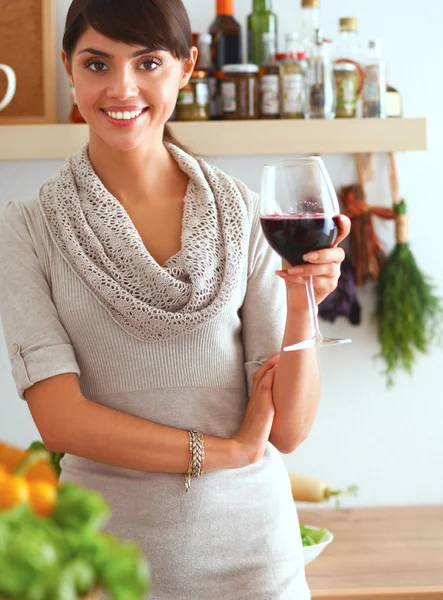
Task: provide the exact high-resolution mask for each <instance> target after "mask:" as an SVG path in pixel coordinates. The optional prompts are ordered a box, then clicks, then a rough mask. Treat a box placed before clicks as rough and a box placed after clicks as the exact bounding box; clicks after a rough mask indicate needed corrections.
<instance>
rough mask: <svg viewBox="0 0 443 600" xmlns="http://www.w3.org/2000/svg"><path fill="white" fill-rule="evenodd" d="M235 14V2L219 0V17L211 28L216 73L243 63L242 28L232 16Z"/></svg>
mask: <svg viewBox="0 0 443 600" xmlns="http://www.w3.org/2000/svg"><path fill="white" fill-rule="evenodd" d="M233 12H234V0H217V16H216V18H215V19H214V21H213V22H212V24H211V26H210V28H209V33H210V34H211V35H212V60H213V63H214V68H215V70H216V71H221V69H222V68H223V67H224V66H225V65H238V64H241V62H242V46H241V27H240V24H239V23H237V21H236V20H235V19H234V17H233V16H232V15H233Z"/></svg>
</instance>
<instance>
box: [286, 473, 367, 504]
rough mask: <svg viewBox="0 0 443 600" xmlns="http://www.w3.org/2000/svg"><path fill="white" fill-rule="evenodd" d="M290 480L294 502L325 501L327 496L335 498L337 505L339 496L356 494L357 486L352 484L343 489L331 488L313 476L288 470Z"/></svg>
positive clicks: (327, 498)
mask: <svg viewBox="0 0 443 600" xmlns="http://www.w3.org/2000/svg"><path fill="white" fill-rule="evenodd" d="M289 479H290V481H291V488H292V497H293V499H294V500H295V501H296V502H326V501H327V500H329V498H332V497H334V498H335V504H336V506H337V507H338V506H339V497H340V496H344V495H354V496H355V495H357V493H358V487H357V486H356V485H355V484H353V485H350V486H348V487H347V488H345V489H341V490H333V489H331V488H330V487H329V486H328V484H327V483H325V482H324V481H321V480H319V479H315V478H314V477H308V476H307V475H301V474H300V473H295V472H294V471H289Z"/></svg>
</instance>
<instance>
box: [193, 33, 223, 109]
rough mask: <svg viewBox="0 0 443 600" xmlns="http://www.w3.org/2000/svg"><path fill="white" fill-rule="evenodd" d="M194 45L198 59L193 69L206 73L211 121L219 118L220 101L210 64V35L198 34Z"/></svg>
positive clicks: (212, 67)
mask: <svg viewBox="0 0 443 600" xmlns="http://www.w3.org/2000/svg"><path fill="white" fill-rule="evenodd" d="M196 45H197V48H198V59H197V64H196V65H195V68H196V70H197V71H206V73H207V79H208V85H209V116H210V118H211V119H217V118H219V117H221V100H220V99H219V95H220V89H219V87H220V86H219V82H218V80H217V77H216V76H215V69H214V65H213V63H212V54H211V46H212V35H211V34H210V33H200V34H199V35H198V37H197V41H196Z"/></svg>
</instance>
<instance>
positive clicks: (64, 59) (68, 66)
mask: <svg viewBox="0 0 443 600" xmlns="http://www.w3.org/2000/svg"><path fill="white" fill-rule="evenodd" d="M61 57H62V62H63V66H64V67H65V71H66V74H67V76H68V77H69V81H70V82H71V85H72V86H73V85H74V80H73V78H72V67H71V63H70V62H69V60H68V57H67V56H66V52H65V51H64V50H62V53H61Z"/></svg>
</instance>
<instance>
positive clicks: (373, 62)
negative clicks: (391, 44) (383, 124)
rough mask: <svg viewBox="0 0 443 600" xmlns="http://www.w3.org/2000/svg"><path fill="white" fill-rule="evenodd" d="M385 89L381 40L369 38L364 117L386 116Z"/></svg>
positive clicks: (382, 117) (384, 66)
mask: <svg viewBox="0 0 443 600" xmlns="http://www.w3.org/2000/svg"><path fill="white" fill-rule="evenodd" d="M386 89H387V83H386V62H385V61H384V59H383V58H382V56H381V42H380V40H371V41H370V42H369V53H368V58H367V60H366V66H365V87H364V93H363V116H364V117H370V118H379V119H384V118H385V117H386Z"/></svg>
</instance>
